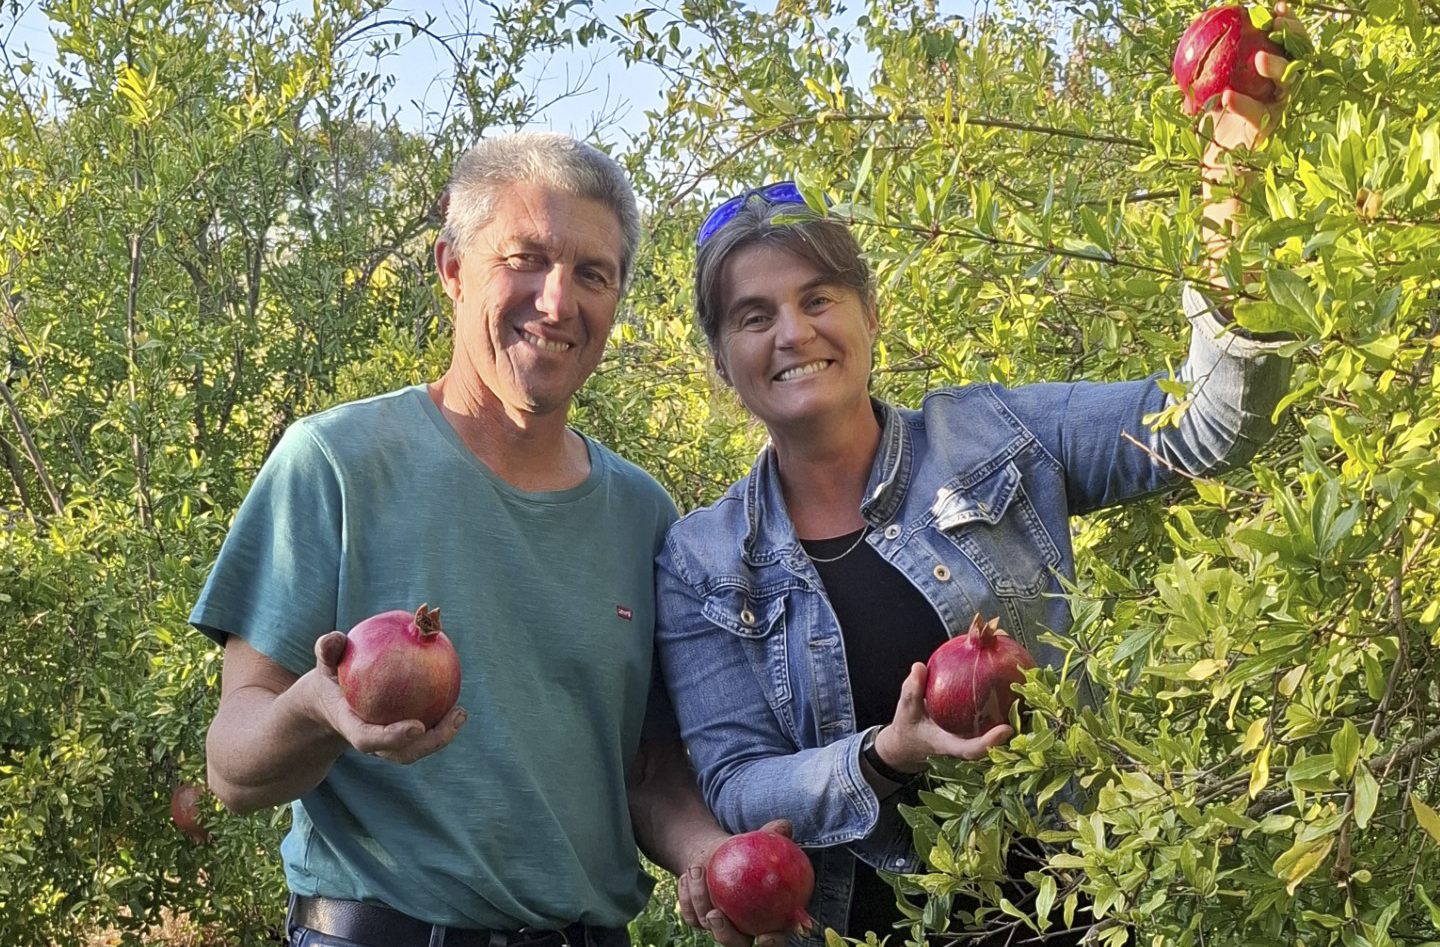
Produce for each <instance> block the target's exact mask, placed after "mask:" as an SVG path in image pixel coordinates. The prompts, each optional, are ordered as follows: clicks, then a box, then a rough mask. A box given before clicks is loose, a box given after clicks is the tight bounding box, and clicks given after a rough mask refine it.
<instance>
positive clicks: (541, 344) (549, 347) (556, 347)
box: [520, 329, 574, 352]
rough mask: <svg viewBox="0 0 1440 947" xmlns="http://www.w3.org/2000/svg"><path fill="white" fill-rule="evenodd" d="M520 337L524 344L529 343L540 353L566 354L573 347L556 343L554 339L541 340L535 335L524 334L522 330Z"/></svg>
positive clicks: (567, 343) (566, 343) (564, 343)
mask: <svg viewBox="0 0 1440 947" xmlns="http://www.w3.org/2000/svg"><path fill="white" fill-rule="evenodd" d="M520 335H521V336H522V337H524V339H525V341H526V342H529V343H530V344H531V345H533V346H535V347H536V348H537V349H539V350H540V351H542V352H568V351H570V349H572V348H573V347H574V346H572V345H571V344H570V343H569V342H557V341H555V340H554V339H542V338H540V336H538V335H535V334H534V333H531V332H526V331H525V330H524V329H521V330H520Z"/></svg>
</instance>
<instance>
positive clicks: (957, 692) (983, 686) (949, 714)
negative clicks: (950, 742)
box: [925, 615, 1035, 738]
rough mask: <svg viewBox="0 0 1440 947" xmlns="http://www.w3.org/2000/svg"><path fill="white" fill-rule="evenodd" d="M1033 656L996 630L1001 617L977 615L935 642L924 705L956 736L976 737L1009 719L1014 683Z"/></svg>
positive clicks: (1019, 680)
mask: <svg viewBox="0 0 1440 947" xmlns="http://www.w3.org/2000/svg"><path fill="white" fill-rule="evenodd" d="M1034 666H1035V659H1034V658H1033V657H1031V656H1030V652H1029V651H1026V650H1025V646H1024V645H1022V644H1021V643H1020V642H1018V641H1016V640H1015V639H1014V638H1011V637H1010V636H1009V635H1007V634H1005V632H1003V631H1001V630H1000V619H999V618H992V619H991V620H990V621H989V622H984V621H981V619H980V616H979V615H976V616H975V619H974V620H973V621H972V622H971V623H970V628H969V629H968V630H967V631H966V633H965V634H963V635H957V636H955V637H954V638H951V639H950V640H949V641H947V642H945V643H944V644H942V645H941V646H940V647H938V648H936V649H935V651H934V653H933V654H931V655H930V660H929V662H928V663H927V665H926V667H927V670H928V679H927V681H926V685H925V706H926V709H927V710H928V711H929V713H930V717H931V719H933V720H934V721H935V722H936V723H938V724H939V725H940V726H941V727H943V728H945V729H946V730H948V731H949V732H951V733H954V734H956V735H958V736H962V737H966V738H972V737H978V736H980V735H981V734H983V733H985V732H987V731H988V730H990V729H991V728H992V727H995V726H996V725H998V724H1002V723H1005V722H1006V721H1008V720H1009V719H1010V705H1011V704H1013V703H1015V702H1016V701H1017V700H1019V699H1020V697H1019V695H1018V694H1016V693H1015V690H1014V686H1013V685H1015V684H1020V683H1023V682H1024V681H1025V671H1026V670H1027V669H1029V668H1033V667H1034Z"/></svg>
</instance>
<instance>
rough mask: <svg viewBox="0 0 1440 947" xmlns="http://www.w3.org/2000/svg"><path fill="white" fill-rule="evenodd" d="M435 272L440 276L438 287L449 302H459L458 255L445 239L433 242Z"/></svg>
mask: <svg viewBox="0 0 1440 947" xmlns="http://www.w3.org/2000/svg"><path fill="white" fill-rule="evenodd" d="M435 271H436V272H437V273H439V274H440V285H441V286H442V287H444V289H445V295H446V296H449V297H450V299H451V301H453V302H459V301H460V253H459V251H458V250H456V249H455V245H454V244H453V243H451V242H450V241H449V240H448V239H447V238H445V237H443V236H442V237H440V238H439V239H438V240H436V241H435Z"/></svg>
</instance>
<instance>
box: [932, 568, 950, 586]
mask: <svg viewBox="0 0 1440 947" xmlns="http://www.w3.org/2000/svg"><path fill="white" fill-rule="evenodd" d="M935 578H937V579H939V580H940V581H941V582H949V581H950V570H949V569H948V568H946V567H945V566H944V565H938V566H936V567H935Z"/></svg>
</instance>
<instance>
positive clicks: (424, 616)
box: [415, 605, 442, 638]
mask: <svg viewBox="0 0 1440 947" xmlns="http://www.w3.org/2000/svg"><path fill="white" fill-rule="evenodd" d="M415 627H416V628H419V629H420V634H421V635H422V636H423V637H426V638H428V637H430V636H431V635H438V634H439V633H440V632H441V630H442V629H441V627H440V609H438V608H431V607H429V606H428V605H421V606H420V607H419V608H418V609H416V611H415Z"/></svg>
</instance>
